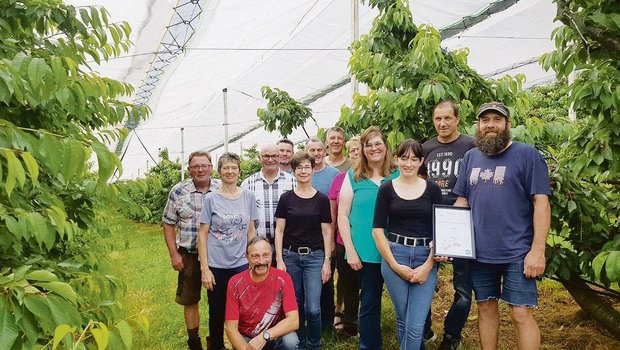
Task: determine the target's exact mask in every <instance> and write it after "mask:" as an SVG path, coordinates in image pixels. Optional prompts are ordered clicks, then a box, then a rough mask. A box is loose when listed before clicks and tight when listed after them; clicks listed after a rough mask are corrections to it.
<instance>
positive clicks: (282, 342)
mask: <svg viewBox="0 0 620 350" xmlns="http://www.w3.org/2000/svg"><path fill="white" fill-rule="evenodd" d="M241 336H242V337H243V339H245V341H247V342H249V341H250V340H252V338H250V337H246V336H245V335H243V334H241ZM298 346H299V338H297V333H295V332H291V333H286V334H285V335H283V336H281V337H279V338H278V339H274V340H270V341H268V342H267V344H265V347H264V348H263V350H297V349H298Z"/></svg>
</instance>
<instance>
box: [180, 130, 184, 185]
mask: <svg viewBox="0 0 620 350" xmlns="http://www.w3.org/2000/svg"><path fill="white" fill-rule="evenodd" d="M184 130H185V128H181V169H179V170H180V171H181V181H183V180H185V168H184V167H183V164H185V143H184V141H183V134H184Z"/></svg>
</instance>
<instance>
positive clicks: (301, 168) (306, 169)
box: [295, 166, 312, 171]
mask: <svg viewBox="0 0 620 350" xmlns="http://www.w3.org/2000/svg"><path fill="white" fill-rule="evenodd" d="M295 170H297V171H312V167H311V166H298V167H297V168H295Z"/></svg>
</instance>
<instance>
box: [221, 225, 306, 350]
mask: <svg viewBox="0 0 620 350" xmlns="http://www.w3.org/2000/svg"><path fill="white" fill-rule="evenodd" d="M246 256H247V258H248V263H249V267H250V268H249V270H248V271H244V272H241V273H239V274H237V275H235V276H233V278H231V280H230V281H229V282H228V291H227V293H226V322H225V327H226V335H227V336H228V340H230V342H231V343H232V345H233V347H234V348H235V349H236V350H260V349H275V350H294V349H296V348H297V344H298V343H299V340H298V338H297V334H296V333H295V330H297V328H299V314H298V312H297V301H296V299H295V290H294V289H293V282H292V280H291V277H290V276H289V275H288V274H287V273H286V272H284V271H281V270H278V269H275V268H272V267H271V256H272V252H271V245H270V244H269V241H268V240H267V239H266V238H265V237H261V236H256V237H254V238H252V239H251V240H250V241H249V242H248V247H247V249H246Z"/></svg>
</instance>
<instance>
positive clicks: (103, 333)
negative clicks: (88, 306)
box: [90, 322, 110, 349]
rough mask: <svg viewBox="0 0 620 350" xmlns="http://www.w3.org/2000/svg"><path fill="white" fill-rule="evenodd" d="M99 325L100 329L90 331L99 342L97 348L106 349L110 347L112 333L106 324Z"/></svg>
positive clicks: (99, 323)
mask: <svg viewBox="0 0 620 350" xmlns="http://www.w3.org/2000/svg"><path fill="white" fill-rule="evenodd" d="M97 325H98V326H99V328H93V329H91V330H90V333H91V334H92V335H93V337H94V338H95V341H96V342H97V348H99V349H105V348H106V347H107V346H108V340H109V338H110V332H109V331H108V327H106V325H105V324H103V323H101V322H98V323H97Z"/></svg>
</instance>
